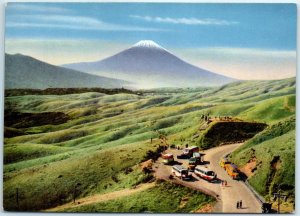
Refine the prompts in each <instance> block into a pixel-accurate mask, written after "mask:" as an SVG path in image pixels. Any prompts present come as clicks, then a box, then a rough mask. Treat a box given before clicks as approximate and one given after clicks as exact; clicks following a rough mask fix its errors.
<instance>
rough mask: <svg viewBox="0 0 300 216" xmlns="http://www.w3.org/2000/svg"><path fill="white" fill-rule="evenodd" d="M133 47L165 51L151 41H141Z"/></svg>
mask: <svg viewBox="0 0 300 216" xmlns="http://www.w3.org/2000/svg"><path fill="white" fill-rule="evenodd" d="M133 47H145V48H154V49H163V50H166V49H165V48H163V47H161V46H160V45H158V44H157V43H155V42H154V41H152V40H141V41H139V42H137V43H136V44H134V45H133Z"/></svg>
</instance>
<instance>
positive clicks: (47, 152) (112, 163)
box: [4, 78, 295, 211]
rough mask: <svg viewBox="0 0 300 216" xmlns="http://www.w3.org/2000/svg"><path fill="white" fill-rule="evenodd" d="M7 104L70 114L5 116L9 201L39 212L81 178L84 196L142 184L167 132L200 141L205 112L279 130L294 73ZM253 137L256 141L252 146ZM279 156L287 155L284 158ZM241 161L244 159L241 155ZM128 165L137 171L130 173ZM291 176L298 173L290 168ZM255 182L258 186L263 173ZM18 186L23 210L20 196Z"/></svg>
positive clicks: (289, 110)
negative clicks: (149, 158) (55, 119)
mask: <svg viewBox="0 0 300 216" xmlns="http://www.w3.org/2000/svg"><path fill="white" fill-rule="evenodd" d="M5 110H6V111H8V110H9V111H10V112H6V113H5V114H7V115H8V114H9V113H11V112H15V113H30V114H32V115H33V116H36V115H38V114H41V113H49V112H50V113H63V114H64V115H66V116H68V118H67V119H66V121H63V122H59V124H52V123H51V122H47V121H44V120H43V119H42V118H41V119H40V121H39V118H36V119H35V121H32V122H33V123H32V124H29V125H26V124H23V126H24V125H25V126H24V127H18V128H14V127H13V126H15V125H18V121H16V122H13V121H7V122H5V126H6V129H7V131H8V132H10V133H7V134H8V135H9V136H6V137H5V139H4V153H5V155H4V161H5V165H4V207H5V209H6V210H17V209H19V210H40V209H44V208H50V207H54V206H56V205H59V204H61V203H65V202H68V201H70V200H71V199H72V194H73V190H74V187H75V186H76V185H77V183H80V186H78V187H79V188H78V196H80V197H83V196H86V195H88V194H93V193H104V192H107V191H113V190H116V189H120V188H123V187H131V186H132V185H134V184H136V183H137V182H140V181H141V179H143V178H146V177H145V176H144V175H143V173H142V172H141V170H139V168H138V163H140V162H141V161H142V160H143V158H144V157H145V155H146V154H147V152H148V151H149V150H155V149H156V148H158V145H159V144H160V140H159V139H158V137H160V136H161V135H165V136H167V142H168V143H169V144H172V143H174V144H178V145H183V144H185V143H189V144H191V145H192V144H196V145H199V142H197V139H195V138H193V137H195V135H197V134H199V133H202V132H203V130H199V129H201V127H202V126H204V125H205V121H204V120H203V118H202V116H203V115H207V114H209V115H210V116H211V117H219V116H227V117H232V118H238V119H240V120H241V121H249V122H253V121H256V122H262V123H266V124H267V125H269V126H268V128H267V129H266V130H265V131H263V132H261V133H260V134H263V133H267V131H268V130H270V134H273V131H276V129H275V128H276V126H272V125H277V124H279V123H280V122H281V124H285V123H284V122H285V121H286V120H287V119H289V118H291V117H293V116H294V115H295V78H291V79H286V80H278V81H259V82H254V81H253V82H239V83H232V84H229V85H226V86H223V87H221V88H207V89H202V88H199V89H184V90H182V91H173V90H172V91H171V92H170V91H162V90H158V91H157V92H156V91H151V92H147V91H145V92H143V94H139V95H137V94H128V93H120V94H113V95H109V94H104V93H99V92H86V93H80V94H67V95H22V96H9V97H6V98H5ZM41 115H44V114H41ZM12 120H13V119H12ZM283 128H285V127H283ZM291 128H294V126H291ZM204 131H205V130H204ZM285 133H288V131H285V132H284V134H285ZM281 135H283V134H281ZM281 135H280V136H281ZM268 136H269V135H268ZM268 136H267V135H265V136H264V137H268ZM292 136H293V135H292V133H289V134H288V135H286V136H282V137H280V142H279V141H278V144H277V145H278V146H280V147H278V148H274V151H275V150H276V149H277V150H278V149H279V150H280V149H281V148H285V143H287V142H288V140H289V139H291V138H292ZM257 137H259V135H257V136H255V137H254V138H253V139H252V142H257V143H258V145H257V148H258V146H260V145H259V144H260V143H263V142H268V141H269V140H267V139H263V138H261V139H258V138H257ZM151 138H152V139H153V142H152V143H151ZM278 138H279V136H278ZM255 140H256V141H255ZM269 142H271V141H269ZM249 143H251V140H250V141H249V142H248V143H247V145H245V148H247V146H248V145H250V144H249ZM267 144H268V143H267ZM253 145H254V144H253ZM268 145H271V144H268ZM290 145H291V151H286V155H287V157H288V158H292V157H293V156H294V152H293V151H292V150H294V147H293V145H295V143H294V141H293V140H291V141H290ZM249 148H250V147H249ZM277 150H276V151H277ZM257 151H265V150H262V149H258V150H257ZM247 154H248V152H247V151H244V152H243V151H240V154H238V153H237V156H235V157H234V158H237V159H236V161H237V162H238V161H239V160H241V159H238V158H242V157H247ZM273 154H274V155H275V156H277V155H276V152H274V153H272V154H271V153H270V159H271V160H272V158H273V156H272V155H273ZM280 158H281V160H284V156H282V157H280ZM244 161H246V162H247V160H246V159H245V160H244ZM265 163H266V164H270V161H268V160H266V162H265ZM239 165H241V166H242V165H243V161H242V160H241V162H240V163H239ZM266 167H267V168H268V169H267V168H265V169H264V170H265V171H263V172H264V173H267V172H270V170H271V168H270V166H266ZM128 169H129V170H131V169H132V170H133V171H132V172H130V173H129V174H128V173H127V172H125V171H126V170H128ZM290 170H292V168H291V169H290ZM125 173H127V174H125ZM289 173H290V172H289ZM276 175H277V174H276ZM260 176H263V175H260ZM274 178H275V177H274ZM276 178H277V177H276ZM288 178H289V179H290V178H292V176H291V175H290V174H289V177H288ZM250 182H251V184H253V185H255V184H257V185H258V184H262V182H263V179H262V178H261V179H257V180H256V181H255V180H254V179H253V180H251V181H250ZM289 185H292V182H290V183H289ZM17 188H18V190H19V193H20V196H19V199H20V201H19V208H18V207H17V205H16V202H15V200H16V190H17ZM259 191H260V192H261V193H265V192H264V191H263V190H259ZM149 196H150V195H149ZM145 199H146V197H145ZM136 211H137V210H136ZM162 211H163V210H162Z"/></svg>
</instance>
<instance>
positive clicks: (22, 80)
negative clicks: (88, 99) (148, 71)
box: [5, 54, 130, 89]
mask: <svg viewBox="0 0 300 216" xmlns="http://www.w3.org/2000/svg"><path fill="white" fill-rule="evenodd" d="M128 84H130V83H129V82H127V81H123V80H118V79H111V78H107V77H102V76H95V75H91V74H87V73H83V72H79V71H76V70H71V69H67V68H63V67H58V66H54V65H50V64H47V63H45V62H42V61H39V60H37V59H34V58H32V57H29V56H24V55H21V54H15V55H10V54H5V88H7V89H14V88H35V89H45V88H63V87H65V88H66V87H69V88H72V87H73V88H80V87H97V86H102V87H104V88H121V87H122V86H124V85H128Z"/></svg>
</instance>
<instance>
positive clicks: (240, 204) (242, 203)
mask: <svg viewBox="0 0 300 216" xmlns="http://www.w3.org/2000/svg"><path fill="white" fill-rule="evenodd" d="M242 205H243V203H242V200H240V204H239V206H240V208H242Z"/></svg>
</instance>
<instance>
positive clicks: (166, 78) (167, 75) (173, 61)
mask: <svg viewBox="0 0 300 216" xmlns="http://www.w3.org/2000/svg"><path fill="white" fill-rule="evenodd" d="M64 67H67V68H71V69H76V70H79V71H83V72H87V73H92V74H96V75H101V76H106V77H109V78H117V79H122V80H126V81H129V82H131V83H135V84H133V87H135V88H143V89H144V88H161V87H177V88H178V87H196V86H218V85H224V84H227V83H229V82H232V81H234V79H232V78H230V77H225V76H222V75H219V74H216V73H213V72H211V71H207V70H205V69H202V68H198V67H196V66H194V65H191V64H189V63H187V62H185V61H183V60H181V59H180V58H178V57H176V56H175V55H174V54H172V53H171V52H169V51H167V50H166V49H164V48H163V47H161V46H160V45H158V44H157V43H155V42H154V41H152V40H142V41H139V42H138V43H136V44H134V45H133V46H131V47H129V48H128V49H126V50H123V51H121V52H119V53H116V54H115V55H113V56H110V57H107V58H105V59H103V60H99V61H95V62H81V63H73V64H68V65H64Z"/></svg>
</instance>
